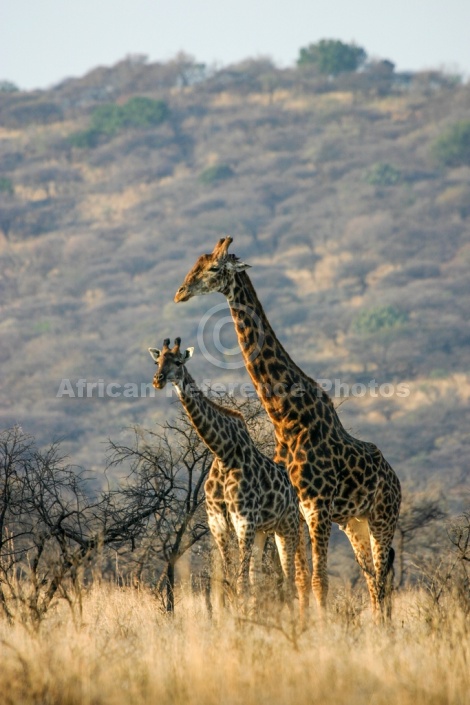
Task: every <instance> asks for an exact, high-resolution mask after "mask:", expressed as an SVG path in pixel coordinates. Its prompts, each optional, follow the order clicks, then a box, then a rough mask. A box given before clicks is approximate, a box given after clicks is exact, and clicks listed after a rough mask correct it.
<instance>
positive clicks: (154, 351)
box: [148, 348, 162, 362]
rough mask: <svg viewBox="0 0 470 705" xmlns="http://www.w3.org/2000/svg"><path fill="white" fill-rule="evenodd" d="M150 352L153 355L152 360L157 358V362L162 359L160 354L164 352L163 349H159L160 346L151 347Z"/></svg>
mask: <svg viewBox="0 0 470 705" xmlns="http://www.w3.org/2000/svg"><path fill="white" fill-rule="evenodd" d="M148 350H149V353H150V355H151V357H152V360H155V362H158V361H159V359H160V355H161V354H162V351H161V350H159V349H158V348H149V349H148Z"/></svg>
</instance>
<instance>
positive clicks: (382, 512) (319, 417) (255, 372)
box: [174, 237, 401, 620]
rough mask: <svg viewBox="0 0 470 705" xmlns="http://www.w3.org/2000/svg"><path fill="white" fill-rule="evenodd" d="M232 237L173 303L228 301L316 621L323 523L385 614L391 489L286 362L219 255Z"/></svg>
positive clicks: (243, 277) (196, 269) (395, 502)
mask: <svg viewBox="0 0 470 705" xmlns="http://www.w3.org/2000/svg"><path fill="white" fill-rule="evenodd" d="M231 242H232V238H231V237H225V238H221V239H220V240H219V241H218V243H217V245H216V246H215V248H214V250H213V251H212V253H211V254H206V255H202V256H201V257H199V258H198V259H197V261H196V263H195V265H194V266H193V268H192V269H191V270H190V271H189V272H188V274H187V275H186V277H185V279H184V282H183V284H182V286H181V287H180V288H179V289H178V291H177V292H176V295H175V298H174V300H175V302H177V303H178V302H180V301H188V300H189V299H191V298H192V297H193V296H197V295H203V294H210V293H212V292H220V293H222V294H223V295H224V296H225V297H226V299H227V301H228V304H229V307H230V311H231V314H232V318H233V321H234V324H235V330H236V333H237V337H238V342H239V345H240V348H241V351H242V355H243V358H244V362H245V366H246V369H247V371H248V373H249V375H250V377H251V379H252V381H253V384H254V386H255V389H256V391H257V394H258V396H259V397H260V399H261V402H262V404H263V406H264V407H265V409H266V411H267V413H268V415H269V417H270V419H271V421H272V423H273V425H274V431H275V437H276V454H275V458H274V459H275V461H276V462H284V463H285V464H286V467H287V469H288V472H289V477H290V479H291V482H292V484H293V486H294V488H295V490H296V492H297V496H298V499H299V503H300V509H301V514H302V516H303V518H304V519H305V521H306V522H307V525H308V530H309V534H310V539H311V544H312V568H313V573H312V590H313V593H314V595H315V598H316V601H317V605H318V606H319V610H320V614H322V615H323V614H324V612H325V607H326V599H327V593H328V573H327V554H328V541H329V537H330V533H331V526H332V522H335V523H337V524H339V526H340V528H341V529H342V530H343V531H345V533H346V535H347V537H348V539H349V541H350V543H351V545H352V548H353V550H354V554H355V557H356V560H357V562H358V563H359V565H360V567H361V569H362V571H363V573H364V576H365V579H366V582H367V586H368V589H369V593H370V599H371V605H372V610H373V612H374V615H375V617H376V618H377V619H379V620H383V619H384V618H385V617H387V618H389V617H390V616H391V592H392V588H393V559H394V550H393V548H392V540H393V536H394V533H395V529H396V525H397V521H398V514H399V509H400V502H401V490H400V482H399V480H398V477H397V476H396V474H395V472H394V471H393V469H392V468H391V466H390V465H389V464H388V462H387V461H386V460H385V458H384V457H383V455H382V453H381V452H380V450H379V449H378V448H377V447H376V446H375V445H373V444H372V443H367V442H365V441H362V440H359V439H357V438H354V437H353V436H352V435H350V434H349V433H348V432H347V431H346V430H345V428H344V427H343V425H342V423H341V421H340V419H339V417H338V415H337V412H336V410H335V407H334V404H333V402H332V400H331V398H330V397H329V396H328V394H327V393H326V392H325V391H324V390H323V389H322V388H321V386H320V385H319V384H318V383H317V382H316V381H315V380H313V379H311V378H310V377H308V376H307V375H306V374H305V373H304V372H303V371H302V370H301V369H300V368H299V367H298V365H296V364H295V362H294V361H293V360H292V358H291V357H290V356H289V354H288V353H287V352H286V350H285V348H284V347H283V345H282V344H281V343H280V342H279V340H278V339H277V337H276V335H275V333H274V330H273V329H272V327H271V325H270V323H269V321H268V318H267V316H266V314H265V312H264V310H263V307H262V305H261V303H260V301H259V299H258V297H257V295H256V292H255V289H254V287H253V284H252V283H251V281H250V278H249V276H248V274H247V272H246V269H248V268H249V266H250V265H247V264H245V263H244V262H242V261H241V260H240V259H239V258H238V257H236V256H235V255H233V254H229V253H228V248H229V246H230V244H231Z"/></svg>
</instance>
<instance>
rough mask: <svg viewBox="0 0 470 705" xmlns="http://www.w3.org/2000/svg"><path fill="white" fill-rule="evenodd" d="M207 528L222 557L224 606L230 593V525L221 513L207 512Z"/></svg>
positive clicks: (231, 569)
mask: <svg viewBox="0 0 470 705" xmlns="http://www.w3.org/2000/svg"><path fill="white" fill-rule="evenodd" d="M207 521H208V524H209V529H210V532H211V534H212V536H213V537H214V540H215V542H216V544H217V548H218V549H219V553H220V557H221V559H222V572H223V590H222V605H223V606H224V607H225V603H226V598H227V597H228V598H229V599H230V597H231V593H232V578H233V565H232V557H231V550H230V543H231V532H230V527H229V525H228V524H227V521H226V520H225V517H224V516H223V515H221V514H209V513H208V516H207Z"/></svg>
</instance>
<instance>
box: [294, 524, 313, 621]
mask: <svg viewBox="0 0 470 705" xmlns="http://www.w3.org/2000/svg"><path fill="white" fill-rule="evenodd" d="M310 580H311V577H310V568H309V565H308V560H307V545H306V541H305V521H304V520H303V518H301V520H300V526H299V541H298V544H297V551H296V553H295V584H296V587H297V594H298V596H299V607H300V623H301V626H302V628H303V627H305V626H306V625H307V619H308V614H307V613H308V607H309V602H310V599H309V598H310Z"/></svg>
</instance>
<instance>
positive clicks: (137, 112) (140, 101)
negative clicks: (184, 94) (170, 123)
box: [122, 96, 170, 127]
mask: <svg viewBox="0 0 470 705" xmlns="http://www.w3.org/2000/svg"><path fill="white" fill-rule="evenodd" d="M169 113H170V111H169V109H168V105H167V104H166V103H165V101H163V100H152V98H144V97H141V96H136V97H135V98H131V99H130V100H128V101H127V103H126V104H125V105H123V106H122V122H123V125H124V126H126V127H152V126H155V125H159V124H160V123H161V122H163V121H164V120H166V119H167V118H168V116H169Z"/></svg>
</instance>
